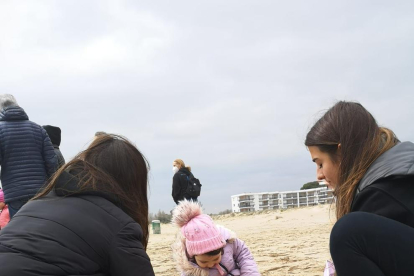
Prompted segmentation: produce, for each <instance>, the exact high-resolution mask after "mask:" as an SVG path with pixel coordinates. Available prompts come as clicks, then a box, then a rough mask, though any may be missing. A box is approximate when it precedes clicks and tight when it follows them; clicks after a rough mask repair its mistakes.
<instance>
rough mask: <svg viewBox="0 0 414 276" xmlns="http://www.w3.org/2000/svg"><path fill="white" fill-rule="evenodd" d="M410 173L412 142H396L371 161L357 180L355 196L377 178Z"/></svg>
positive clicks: (412, 168)
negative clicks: (362, 175) (358, 180)
mask: <svg viewBox="0 0 414 276" xmlns="http://www.w3.org/2000/svg"><path fill="white" fill-rule="evenodd" d="M411 175H413V176H414V144H413V143H411V142H402V143H398V144H397V145H395V146H394V147H392V148H391V149H389V150H387V151H386V152H384V153H383V154H382V155H381V156H380V157H378V158H377V159H376V160H375V161H374V163H372V165H371V166H370V167H369V169H368V170H367V172H366V173H365V175H364V177H362V179H361V181H360V182H359V184H358V188H357V190H356V192H355V196H356V195H357V194H358V193H360V192H361V191H362V190H363V189H365V188H366V187H368V186H369V185H371V184H372V183H374V182H375V181H377V180H379V179H382V178H385V177H392V176H396V177H397V176H411Z"/></svg>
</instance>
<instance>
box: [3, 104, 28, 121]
mask: <svg viewBox="0 0 414 276" xmlns="http://www.w3.org/2000/svg"><path fill="white" fill-rule="evenodd" d="M24 120H29V116H27V114H26V112H25V111H24V110H23V108H21V107H20V106H9V107H6V108H5V109H3V111H2V112H0V121H24Z"/></svg>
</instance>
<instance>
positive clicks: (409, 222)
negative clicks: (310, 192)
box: [305, 102, 414, 276]
mask: <svg viewBox="0 0 414 276" xmlns="http://www.w3.org/2000/svg"><path fill="white" fill-rule="evenodd" d="M305 145H306V146H307V147H308V149H309V151H310V154H311V157H312V161H313V162H315V163H316V166H317V178H318V180H325V181H326V182H327V184H328V187H330V188H332V189H334V195H335V197H336V208H335V210H336V216H337V219H338V221H337V222H336V224H335V226H334V227H333V229H332V232H331V238H330V251H331V256H332V259H333V261H334V264H335V267H336V271H337V274H338V275H340V276H347V275H353V276H358V275H374V276H375V275H414V266H413V265H412V263H411V259H412V256H413V255H414V239H413V238H412V237H413V236H414V200H413V198H414V144H413V143H411V142H402V143H401V142H400V141H399V140H398V139H397V138H396V136H395V134H394V133H393V132H392V131H391V130H390V129H387V128H383V127H379V126H378V125H377V123H376V121H375V119H374V117H373V116H372V115H371V114H370V113H369V112H368V111H367V110H366V109H365V108H364V107H363V106H362V105H361V104H359V103H354V102H338V103H337V104H335V105H334V106H333V107H332V108H331V109H329V110H328V111H327V112H326V113H325V115H323V116H322V118H320V119H319V120H318V121H317V122H316V124H315V125H314V126H313V127H312V128H311V130H310V131H309V133H308V134H307V136H306V141H305Z"/></svg>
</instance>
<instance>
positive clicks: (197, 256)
mask: <svg viewBox="0 0 414 276" xmlns="http://www.w3.org/2000/svg"><path fill="white" fill-rule="evenodd" d="M172 221H173V224H175V225H176V226H178V227H180V231H179V233H178V235H177V241H176V242H175V243H174V244H173V246H172V249H173V256H174V260H175V262H176V264H177V268H178V270H179V271H180V272H181V275H182V276H190V275H191V276H225V275H230V276H236V275H237V276H248V275H249V276H260V272H259V270H258V268H257V265H256V262H255V261H254V259H253V256H252V254H251V253H250V251H249V249H248V248H247V246H246V245H245V244H244V242H243V241H242V240H240V239H238V238H236V235H235V234H234V233H233V232H232V231H230V230H229V229H227V228H224V227H222V226H218V225H215V224H214V222H213V220H212V219H211V217H210V216H208V215H204V214H202V211H201V207H200V205H199V204H198V203H197V202H193V201H187V200H183V201H180V203H179V204H178V206H177V207H176V208H175V209H174V211H173V219H172Z"/></svg>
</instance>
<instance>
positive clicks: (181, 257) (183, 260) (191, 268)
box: [172, 225, 237, 276]
mask: <svg viewBox="0 0 414 276" xmlns="http://www.w3.org/2000/svg"><path fill="white" fill-rule="evenodd" d="M216 226H217V228H218V229H219V231H220V233H221V236H222V237H223V239H224V240H225V241H226V245H225V247H224V248H225V251H226V249H230V248H231V250H232V243H233V242H234V241H235V240H236V238H237V237H236V234H235V233H234V232H233V231H231V230H229V229H227V228H225V227H224V226H220V225H216ZM227 247H230V248H227ZM172 251H173V258H174V261H175V263H176V265H177V269H178V270H179V271H180V272H181V274H182V275H191V276H209V275H210V270H216V268H210V269H208V268H201V267H199V266H198V265H197V264H196V263H194V262H192V261H191V260H189V257H188V255H187V252H186V249H185V237H184V236H183V235H182V234H181V231H179V232H178V233H177V237H176V241H175V242H174V244H173V245H172ZM222 258H223V259H224V258H225V255H223V256H222ZM222 261H225V260H222ZM217 273H218V271H217Z"/></svg>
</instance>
